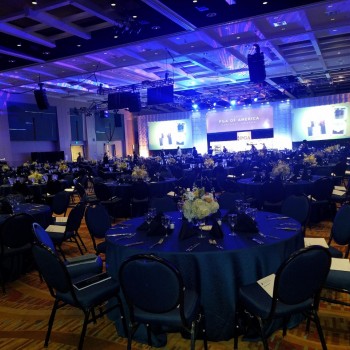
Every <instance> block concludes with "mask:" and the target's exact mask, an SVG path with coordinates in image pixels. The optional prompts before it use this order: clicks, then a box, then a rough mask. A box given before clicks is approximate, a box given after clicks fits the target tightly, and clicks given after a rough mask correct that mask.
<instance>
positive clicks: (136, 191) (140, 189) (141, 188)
mask: <svg viewBox="0 0 350 350" xmlns="http://www.w3.org/2000/svg"><path fill="white" fill-rule="evenodd" d="M149 195H150V190H149V186H148V184H147V183H146V182H144V181H135V182H134V183H133V184H132V197H133V198H135V199H146V198H149Z"/></svg>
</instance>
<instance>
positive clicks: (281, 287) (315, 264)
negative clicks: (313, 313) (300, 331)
mask: <svg viewBox="0 0 350 350" xmlns="http://www.w3.org/2000/svg"><path fill="white" fill-rule="evenodd" d="M330 266H331V255H330V253H329V251H328V249H327V248H325V247H321V246H316V245H315V246H309V247H307V248H302V249H300V250H298V251H297V252H295V253H293V254H292V255H291V256H290V257H289V258H288V259H287V260H286V261H285V262H284V263H283V264H282V265H281V266H280V267H279V269H278V270H277V272H276V278H275V284H274V290H273V301H272V308H271V313H273V312H274V309H275V306H276V304H277V302H278V301H279V302H282V303H284V304H288V305H295V304H300V303H303V302H306V301H308V300H310V301H312V300H313V301H314V302H315V303H318V300H319V294H320V291H321V289H322V286H323V284H324V282H325V280H326V278H327V275H328V272H329V269H330ZM316 306H317V305H316Z"/></svg>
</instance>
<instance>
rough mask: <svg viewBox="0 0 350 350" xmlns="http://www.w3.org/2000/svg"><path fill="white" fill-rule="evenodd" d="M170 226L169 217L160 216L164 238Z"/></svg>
mask: <svg viewBox="0 0 350 350" xmlns="http://www.w3.org/2000/svg"><path fill="white" fill-rule="evenodd" d="M169 225H170V218H169V216H166V215H164V216H162V226H163V227H164V228H165V237H168V228H169Z"/></svg>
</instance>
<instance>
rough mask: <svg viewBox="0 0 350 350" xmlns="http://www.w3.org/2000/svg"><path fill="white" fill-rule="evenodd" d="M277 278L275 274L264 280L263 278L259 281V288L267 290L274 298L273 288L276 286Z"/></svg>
mask: <svg viewBox="0 0 350 350" xmlns="http://www.w3.org/2000/svg"><path fill="white" fill-rule="evenodd" d="M275 277H276V275H275V274H274V273H273V274H271V275H268V276H266V277H264V278H261V279H260V280H258V281H257V282H258V284H259V286H260V287H261V288H262V289H264V290H265V292H266V293H267V294H268V295H269V296H270V297H271V298H272V296H273V287H274V284H275Z"/></svg>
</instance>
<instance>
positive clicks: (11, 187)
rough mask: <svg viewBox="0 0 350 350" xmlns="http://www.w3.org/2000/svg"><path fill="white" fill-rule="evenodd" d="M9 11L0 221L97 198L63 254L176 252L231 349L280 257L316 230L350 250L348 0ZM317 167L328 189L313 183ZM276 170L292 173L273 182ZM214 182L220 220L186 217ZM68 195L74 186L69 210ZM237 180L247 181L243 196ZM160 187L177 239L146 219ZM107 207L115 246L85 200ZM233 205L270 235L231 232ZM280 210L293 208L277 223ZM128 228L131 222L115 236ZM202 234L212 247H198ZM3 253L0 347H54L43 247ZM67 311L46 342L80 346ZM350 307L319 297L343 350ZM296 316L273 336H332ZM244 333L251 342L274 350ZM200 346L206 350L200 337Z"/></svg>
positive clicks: (291, 344) (13, 5)
mask: <svg viewBox="0 0 350 350" xmlns="http://www.w3.org/2000/svg"><path fill="white" fill-rule="evenodd" d="M0 15H1V18H2V22H1V25H0V39H1V45H0V102H1V104H0V116H1V118H0V126H1V127H0V136H1V137H0V181H1V183H0V199H1V200H0V210H1V213H0V223H1V225H2V224H3V223H4V222H6V220H8V218H9V217H12V216H14V215H15V214H16V213H17V214H18V213H19V212H21V213H22V212H26V213H27V214H30V215H31V216H32V217H34V219H35V221H36V222H38V223H39V224H40V225H41V226H42V227H43V228H44V229H46V230H48V227H50V226H56V224H57V222H58V219H56V218H57V217H66V218H68V217H69V214H70V213H71V212H72V211H73V208H75V207H76V206H77V205H78V204H79V203H83V205H84V208H85V207H86V209H84V210H85V215H83V216H82V217H81V219H80V226H79V227H78V228H77V229H76V230H74V232H75V234H74V235H73V236H74V239H75V241H74V242H73V243H74V244H73V245H72V244H71V242H70V241H69V240H67V241H66V240H63V239H59V240H57V241H55V244H56V245H55V247H56V250H57V254H58V256H60V257H61V258H62V259H63V260H65V256H67V257H69V258H71V257H73V256H77V255H82V256H84V255H86V253H89V254H95V253H96V254H97V255H99V256H100V257H101V258H102V260H103V269H104V271H105V270H106V269H107V266H109V273H110V275H111V276H112V278H113V279H116V280H117V279H118V274H119V268H120V266H121V264H122V260H126V259H127V258H128V257H129V256H130V252H131V253H142V252H146V253H147V252H155V253H158V254H159V256H161V257H163V258H169V259H170V260H171V261H172V262H173V263H177V264H178V267H179V269H180V271H181V272H182V273H184V281H185V282H186V283H189V285H190V286H191V287H193V288H199V289H201V295H200V301H201V302H202V303H203V305H204V307H203V308H204V310H205V311H206V314H207V319H208V320H207V335H208V345H209V348H210V349H218V350H219V349H226V348H232V347H233V337H234V319H235V312H236V309H238V308H237V305H238V294H239V293H238V290H239V288H240V287H241V286H242V285H244V284H247V283H250V282H253V280H257V279H259V278H262V277H264V276H265V275H268V274H270V273H272V272H274V271H275V270H277V268H278V265H279V264H280V263H282V262H283V261H285V259H286V258H287V257H289V256H290V255H291V254H292V253H293V252H294V251H298V250H299V248H302V247H303V246H304V244H306V243H305V242H306V241H304V238H317V239H319V238H322V239H324V241H325V243H326V244H328V245H331V246H333V247H335V248H337V250H338V253H339V254H340V255H339V254H338V255H337V257H338V258H340V257H341V258H344V259H343V260H348V253H349V252H348V246H349V244H350V240H348V241H347V242H346V243H345V244H340V243H339V242H337V241H334V239H333V238H332V237H333V234H334V231H335V230H336V229H335V228H334V227H335V226H336V225H334V221H335V218H336V217H337V215H338V213H339V210H340V209H341V208H343V207H347V206H348V205H349V198H350V197H348V196H349V188H348V185H349V174H350V143H349V140H350V45H349V40H350V25H349V19H350V0H331V1H317V0H296V1H283V2H276V1H272V0H270V1H253V0H246V1H242V0H217V1H215V2H213V1H209V0H177V1H171V0H119V1H110V0H103V1H101V0H89V1H85V0H84V1H82V0H72V1H65V0H55V1H54V0H40V1H31V0H13V1H11V2H10V3H9V4H6V6H2V7H1V8H0ZM321 180H324V182H325V181H326V180H327V181H328V183H329V186H328V187H327V190H326V187H322V189H321V190H316V188H317V185H318V184H319V183H320V182H321ZM271 182H273V183H274V184H273V185H274V186H275V183H276V182H278V186H280V187H269V188H268V187H267V185H266V186H265V184H266V183H271ZM77 183H78V185H77ZM79 186H80V187H79ZM271 186H272V185H271ZM322 186H325V185H322ZM201 189H203V190H204V191H205V195H204V196H208V197H205V200H206V201H211V200H213V201H214V202H215V203H218V204H219V205H220V209H219V210H218V212H220V215H222V217H221V216H220V215H219V214H218V217H215V215H213V216H211V217H210V219H209V224H208V222H206V223H203V222H196V221H197V219H198V218H192V217H189V218H188V217H186V216H182V215H180V214H179V213H181V214H183V215H184V209H183V205H184V202H186V200H188V198H189V197H188V193H191V195H190V196H192V194H193V196H196V193H197V192H196V191H197V190H201ZM60 192H65V194H66V196H64V197H65V201H66V202H65V203H66V206H65V207H64V210H63V211H61V212H59V211H56V210H57V209H56V207H55V204H56V203H55V201H56V199H55V196H56V194H57V193H60ZM326 192H327V196H326ZM227 193H230V194H231V193H234V195H235V196H236V197H235V198H234V199H229V200H230V204H227V202H225V201H224V199H223V198H224V197H225V195H224V194H227ZM321 194H322V195H321ZM17 195H19V196H17ZM301 195H303V196H305V197H307V198H308V205H309V206H310V209H309V211H308V215H307V218H305V220H301V221H298V220H296V219H294V218H293V217H292V219H290V220H291V221H288V224H289V226H288V225H287V230H285V227H284V228H283V225H280V222H281V223H282V224H283V221H282V220H285V219H283V217H284V216H286V217H289V213H288V214H285V215H284V214H283V209H282V207H283V205H284V203H285V201H286V199H287V198H289V197H290V196H301ZM16 196H17V197H16ZM164 197H167V199H169V197H170V199H171V203H170V202H165V201H164V202H162V204H160V208H161V209H157V210H158V212H157V214H158V216H157V215H156V216H153V217H152V220H153V222H154V220H155V217H156V218H157V217H158V218H159V215H161V216H162V220H163V217H165V218H167V219H168V221H167V222H166V223H164V222H163V221H164V220H163V221H162V222H161V221H159V222H158V223H157V224H159V227H156V228H157V229H159V232H161V233H159V232H158V233H155V236H159V235H164V234H165V238H163V237H161V238H159V237H153V236H152V235H151V234H149V232H148V231H147V230H144V231H142V229H140V227H141V228H142V227H143V225H145V224H146V223H147V215H148V214H149V208H152V207H153V206H156V203H157V199H159V198H164ZM220 198H221V199H220ZM232 198H233V197H232ZM237 201H238V202H237ZM242 203H243V204H242ZM100 204H101V205H102V204H103V207H104V209H105V210H106V211H107V213H108V215H109V219H110V225H109V224H108V225H107V226H108V228H107V230H105V231H104V232H103V240H104V236H105V235H106V237H107V236H108V235H109V236H110V237H109V239H106V242H103V243H105V244H106V245H105V247H104V248H103V249H104V250H102V251H98V249H97V246H98V243H99V242H100V239H101V237H99V238H98V239H97V245H96V242H95V241H94V240H93V239H92V234H91V232H92V227H90V226H89V223H88V220H87V211H88V209H90V207H95V206H98V205H100ZM162 206H163V207H162ZM242 206H243V207H244V208H243V207H242ZM242 208H243V209H242ZM231 211H233V212H234V213H235V214H236V213H238V214H240V213H242V211H243V212H245V213H250V214H249V215H254V221H255V222H258V226H259V230H258V231H259V232H258V233H259V234H261V235H260V236H259V237H255V238H253V243H252V241H251V239H250V236H249V241H248V239H247V238H246V237H243V238H242V236H239V235H238V237H237V236H234V235H233V232H231V231H233V226H232V227H231V226H230V225H231V224H230V220H231V219H229V217H230V215H231V214H232V212H231ZM256 211H257V212H258V214H256ZM163 212H171V213H172V214H169V217H168V215H163ZM252 212H254V214H251V213H252ZM215 213H216V212H215ZM215 213H213V212H212V213H210V214H215ZM263 213H267V214H266V215H265V214H263ZM238 214H237V215H238ZM145 215H146V216H145ZM179 215H180V216H179ZM247 215H248V214H247ZM249 215H248V216H249ZM271 215H272V216H273V217H274V216H276V215H277V216H281V217H282V219H276V221H279V220H281V221H279V222H277V224H276V225H274V222H272V223H271V222H270V216H271ZM291 216H292V214H291ZM207 217H209V215H207ZM184 219H187V220H189V222H190V225H189V227H190V228H186V227H185V226H186V225H184V221H185V220H184ZM192 219H193V221H192V223H191V220H192ZM221 219H222V221H221ZM55 220H56V221H55ZM67 220H68V219H67ZM235 220H237V218H236V219H235ZM272 220H274V219H272ZM288 220H289V219H288ZM293 220H295V222H294V221H293ZM98 221H99V219H97V220H96V222H98ZM165 221H166V220H165ZM99 223H100V224H101V225H100V226H101V227H102V223H101V222H99ZM218 223H219V224H218ZM221 223H222V226H221ZM236 224H237V222H236ZM118 225H119V226H118ZM123 225H125V226H123ZM171 225H172V227H173V228H172V229H170V226H171ZM217 225H219V228H217ZM97 226H98V225H97ZM149 226H150V227H151V225H150V224H149ZM192 226H196V230H197V231H198V230H199V231H198V232H199V233H200V234H198V237H200V236H201V234H203V232H202V231H203V230H202V228H201V227H203V226H210V228H209V229H208V230H210V233H208V232H207V233H204V235H205V244H203V242H204V240H201V239H200V238H198V237H197V234H196V237H193V232H194V231H193V230H192V229H191V227H192ZM114 227H116V228H114ZM281 227H282V229H281ZM126 228H128V229H127V230H126ZM192 228H193V227H192ZM236 228H237V226H236ZM51 229H52V228H51ZM56 229H57V228H56ZM115 229H116V230H117V231H116V232H115V234H117V235H118V234H122V233H123V230H124V231H129V229H130V231H131V230H133V231H135V232H133V233H135V235H134V236H132V235H130V237H129V236H128V237H127V240H126V241H125V242H124V241H123V240H120V241H119V238H120V237H117V238H116V239H115V238H113V237H116V236H113V232H114V231H112V230H115ZM164 229H165V231H164ZM186 230H187V231H186ZM215 230H216V231H215ZM0 231H1V230H0ZM169 231H170V232H171V233H172V235H171V234H169V236H170V237H168V233H169ZM197 231H196V233H198V232H197ZM204 231H205V230H204ZM344 231H345V229H344ZM62 232H63V231H62ZM62 232H61V233H62ZM136 232H137V233H136ZM154 232H156V230H154ZM189 232H190V233H189ZM218 232H221V233H220V234H219V235H218ZM64 234H65V233H64ZM186 234H189V236H188V237H187V236H186ZM208 234H211V235H212V236H210V237H209V243H208V242H207V238H208ZM221 234H222V236H221ZM283 234H284V235H283ZM263 235H265V237H264V236H263ZM51 236H52V237H53V235H51ZM73 236H72V237H73ZM175 236H176V237H178V236H179V238H180V239H179V240H177V239H174V237H175ZM72 237H71V238H72ZM234 237H235V238H234ZM269 237H270V238H269ZM272 237H275V238H272ZM276 237H277V238H276ZM56 238H57V237H56ZM129 238H130V240H129ZM197 240H198V242H197ZM57 242H58V243H57ZM140 242H142V243H140ZM159 242H161V243H159ZM170 242H171V243H170ZM259 242H263V243H259ZM134 243H136V244H137V247H133V244H134ZM190 243H193V244H197V243H200V245H199V247H198V248H197V246H196V247H195V248H193V249H194V251H193V252H192V249H190V251H189V252H188V251H187V249H189V248H192V244H190ZM1 244H2V243H1ZM128 244H132V246H131V247H132V249H131V250H130V249H129V246H128ZM153 245H154V250H153V248H150V247H151V246H152V247H153ZM2 246H3V244H2ZM242 247H247V250H246V251H244V252H241V250H240V249H242ZM258 248H259V249H258ZM236 250H237V251H236ZM243 250H244V249H243ZM263 252H265V253H263ZM219 253H220V255H219ZM333 253H334V251H333ZM2 254H3V252H1V254H0V258H1V259H0V264H1V266H5V269H4V271H5V272H2V268H1V271H0V272H1V274H0V276H1V282H2V283H3V285H2V287H3V291H4V293H3V295H2V296H1V298H2V301H3V302H4V307H0V324H3V325H4V327H3V330H2V331H0V344H4V345H3V346H4V348H8V349H12V348H13V349H14V348H18V347H19V346H23V348H28V349H37V348H41V346H42V343H43V342H44V338H45V333H46V326H47V324H46V323H47V321H48V319H49V309H50V308H51V306H52V302H53V301H52V299H51V298H50V295H49V292H48V290H47V289H46V286H45V283H44V282H42V281H41V280H40V279H39V277H38V274H37V272H36V271H35V268H34V267H35V266H34V265H32V264H33V260H30V263H29V265H28V266H27V267H28V268H23V266H24V265H25V263H24V264H23V261H22V260H21V259H22V258H21V259H20V260H19V261H16V264H15V266H14V267H13V270H11V269H10V271H9V269H8V266H7V263H5V264H3V260H2V259H3V255H2ZM245 254H248V255H247V256H246V255H245ZM215 256H216V258H215V259H213V257H215ZM248 256H249V258H250V260H249V261H250V263H248V262H246V261H248ZM332 256H333V255H332ZM333 257H334V256H333ZM211 259H213V261H211ZM245 259H247V260H245ZM234 263H235V264H237V265H236V268H233V266H234ZM228 265H229V266H230V268H228ZM221 266H224V267H225V268H226V267H227V270H225V269H224V268H223V269H221ZM197 269H198V270H197ZM238 270H239V271H238ZM241 270H242V271H243V272H242V271H241ZM248 272H249V273H248ZM227 274H230V275H231V278H227ZM197 279H198V281H197ZM194 281H195V282H196V283H195V282H194ZM215 283H219V284H220V285H221V287H220V288H214V286H215V287H217V286H216V285H215ZM27 293H28V303H27V302H26V300H25V299H26V294H27ZM35 293H39V296H38V297H36V296H35ZM324 295H325V294H322V296H324ZM337 296H338V295H337ZM22 298H23V299H22ZM215 298H217V299H216V300H214V299H215ZM343 299H344V300H348V296H347V295H345V297H344V296H343ZM228 300H229V301H228ZM33 304H36V305H37V309H36V311H37V312H33V314H31V315H30V317H28V318H25V319H24V321H23V322H21V317H22V316H23V314H22V312H20V311H19V310H21V309H23V310H26V312H27V310H33ZM43 304H44V306H45V307H44V309H45V310H44V311H43V315H44V316H42V315H40V312H39V309H40V308H41V306H42V305H43ZM16 310H17V311H16ZM67 310H68V311H67V314H65V315H64V316H63V318H61V319H60V312H61V310H60V311H58V312H57V316H56V318H57V320H56V322H57V323H58V322H62V323H61V325H62V327H63V328H62V331H60V330H59V329H58V328H56V327H58V326H57V324H55V325H54V328H53V332H52V333H53V334H52V339H51V340H50V348H53V349H55V348H57V349H58V348H60V349H70V348H76V346H77V345H76V344H78V339H79V334H80V328H81V323H78V322H77V320H78V319H79V322H80V321H81V322H82V317H81V315H80V314H79V312H78V311H76V310H74V309H73V308H71V309H70V308H68V309H67ZM219 310H222V311H221V312H219ZM23 312H24V311H23ZM348 314H349V306H348V305H341V306H339V305H336V304H332V303H328V302H327V301H325V300H323V301H321V304H320V310H319V315H320V319H321V325H322V328H323V332H324V334H325V338H326V341H327V345H328V348H329V349H346V348H347V347H348V346H349V339H348V337H347V335H346V332H347V331H346V330H347V329H348V327H349V316H348ZM69 315H71V316H72V318H70V317H69ZM7 318H9V319H10V320H11V322H10V324H9V326H8V328H7V327H5V326H6V320H7ZM36 322H38V324H39V323H40V326H38V327H39V329H38V331H37V334H35V332H36V331H35V323H36ZM65 322H67V324H64V323H65ZM99 322H102V323H101V325H99ZM75 323H77V325H75ZM27 326H28V334H27V335H26V332H25V330H24V329H23V327H27ZM293 326H294V325H293ZM70 327H72V329H74V331H73V332H72V335H68V333H69V329H70ZM94 327H97V328H95V330H96V333H95V334H94V333H93V332H94ZM312 327H313V326H312ZM0 328H2V327H0ZM18 328H19V329H20V333H18V334H16V330H17V329H18ZM104 328H105V331H104ZM290 328H291V329H290V330H288V333H287V336H286V337H283V336H282V331H280V330H278V331H277V332H276V333H274V335H271V337H270V338H269V345H270V347H272V346H273V348H276V349H298V348H300V349H301V348H303V349H308V350H311V349H319V348H321V343H320V341H319V337H318V334H317V331H316V330H315V329H314V328H312V331H311V332H310V334H309V335H308V337H306V338H304V328H305V323H303V322H301V323H298V324H297V326H296V327H295V328H293V327H290ZM182 335H183V334H180V333H178V332H175V333H169V334H168V343H167V345H165V344H164V343H162V341H160V343H159V344H158V345H157V344H156V346H158V347H162V346H165V348H167V349H168V348H169V349H177V348H179V349H185V348H189V347H190V345H189V344H190V341H189V340H188V339H187V338H186V336H185V337H182ZM17 337H18V339H17V340H16V338H17ZM156 338H157V337H156ZM242 338H243V336H242V337H240V341H239V348H241V349H263V344H262V343H261V342H259V341H251V340H252V339H249V336H247V337H246V338H248V341H245V340H247V339H242ZM156 340H159V339H156ZM253 340H254V339H253ZM26 341H28V346H27V347H26V345H25V344H26ZM146 343H147V341H145V339H144V338H142V336H141V337H140V336H139V335H137V336H135V340H134V341H133V346H135V349H136V348H137V349H143V348H145V349H146V348H148V347H147V345H146ZM126 344H127V338H125V334H123V332H122V331H121V328H120V324H118V320H117V318H116V316H115V313H111V314H109V315H108V317H105V318H104V319H102V320H98V321H97V324H92V325H89V326H88V331H87V335H86V339H85V343H84V349H85V348H86V349H89V348H96V347H97V346H103V347H104V348H106V349H108V348H109V347H111V348H112V346H116V347H117V348H119V347H120V348H126ZM177 344H179V345H178V346H179V347H177ZM196 348H201V349H202V348H204V347H203V346H202V339H201V337H200V336H199V339H198V340H197V342H196Z"/></svg>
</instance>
